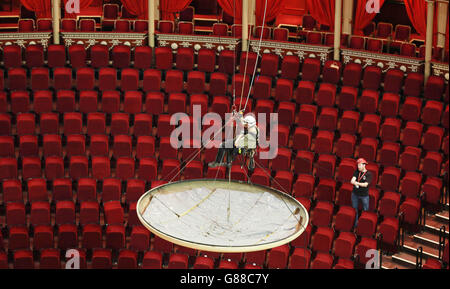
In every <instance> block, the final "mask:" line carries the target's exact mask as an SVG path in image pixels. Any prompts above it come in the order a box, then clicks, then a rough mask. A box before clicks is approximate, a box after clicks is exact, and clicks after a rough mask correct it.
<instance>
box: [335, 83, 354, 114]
mask: <svg viewBox="0 0 450 289" xmlns="http://www.w3.org/2000/svg"><path fill="white" fill-rule="evenodd" d="M357 97H358V89H357V88H356V87H352V86H343V87H342V88H341V93H340V94H339V101H338V102H339V108H341V109H345V110H350V109H354V108H355V106H356V102H357Z"/></svg>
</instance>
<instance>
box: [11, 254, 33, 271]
mask: <svg viewBox="0 0 450 289" xmlns="http://www.w3.org/2000/svg"><path fill="white" fill-rule="evenodd" d="M13 254H14V257H13V258H14V259H13V260H14V261H13V266H14V269H34V268H35V263H34V258H33V252H32V251H31V250H29V249H28V250H17V251H15V252H14V253H13Z"/></svg>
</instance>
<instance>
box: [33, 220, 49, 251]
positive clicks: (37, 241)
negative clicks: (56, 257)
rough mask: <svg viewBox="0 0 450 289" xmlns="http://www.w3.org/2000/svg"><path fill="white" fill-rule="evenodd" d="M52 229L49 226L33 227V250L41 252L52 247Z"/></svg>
mask: <svg viewBox="0 0 450 289" xmlns="http://www.w3.org/2000/svg"><path fill="white" fill-rule="evenodd" d="M53 235H54V234H53V228H52V227H51V226H45V225H44V226H36V227H34V235H33V249H34V250H41V249H47V248H53V247H54V236H53Z"/></svg>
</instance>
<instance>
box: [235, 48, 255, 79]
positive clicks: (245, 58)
mask: <svg viewBox="0 0 450 289" xmlns="http://www.w3.org/2000/svg"><path fill="white" fill-rule="evenodd" d="M257 57H258V54H257V53H256V52H253V51H247V52H245V53H242V54H241V57H240V59H239V72H240V73H241V74H245V75H252V74H253V72H254V71H255V66H256V65H257V63H256V58H257Z"/></svg>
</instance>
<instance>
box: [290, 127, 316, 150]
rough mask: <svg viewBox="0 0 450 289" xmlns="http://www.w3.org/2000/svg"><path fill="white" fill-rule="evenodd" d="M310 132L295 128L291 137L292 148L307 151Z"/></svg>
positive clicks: (306, 129) (305, 129) (309, 143)
mask: <svg viewBox="0 0 450 289" xmlns="http://www.w3.org/2000/svg"><path fill="white" fill-rule="evenodd" d="M311 138H312V130H311V129H308V128H303V127H297V128H296V129H295V132H294V136H293V144H292V145H293V148H294V149H296V150H309V148H310V146H311Z"/></svg>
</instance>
